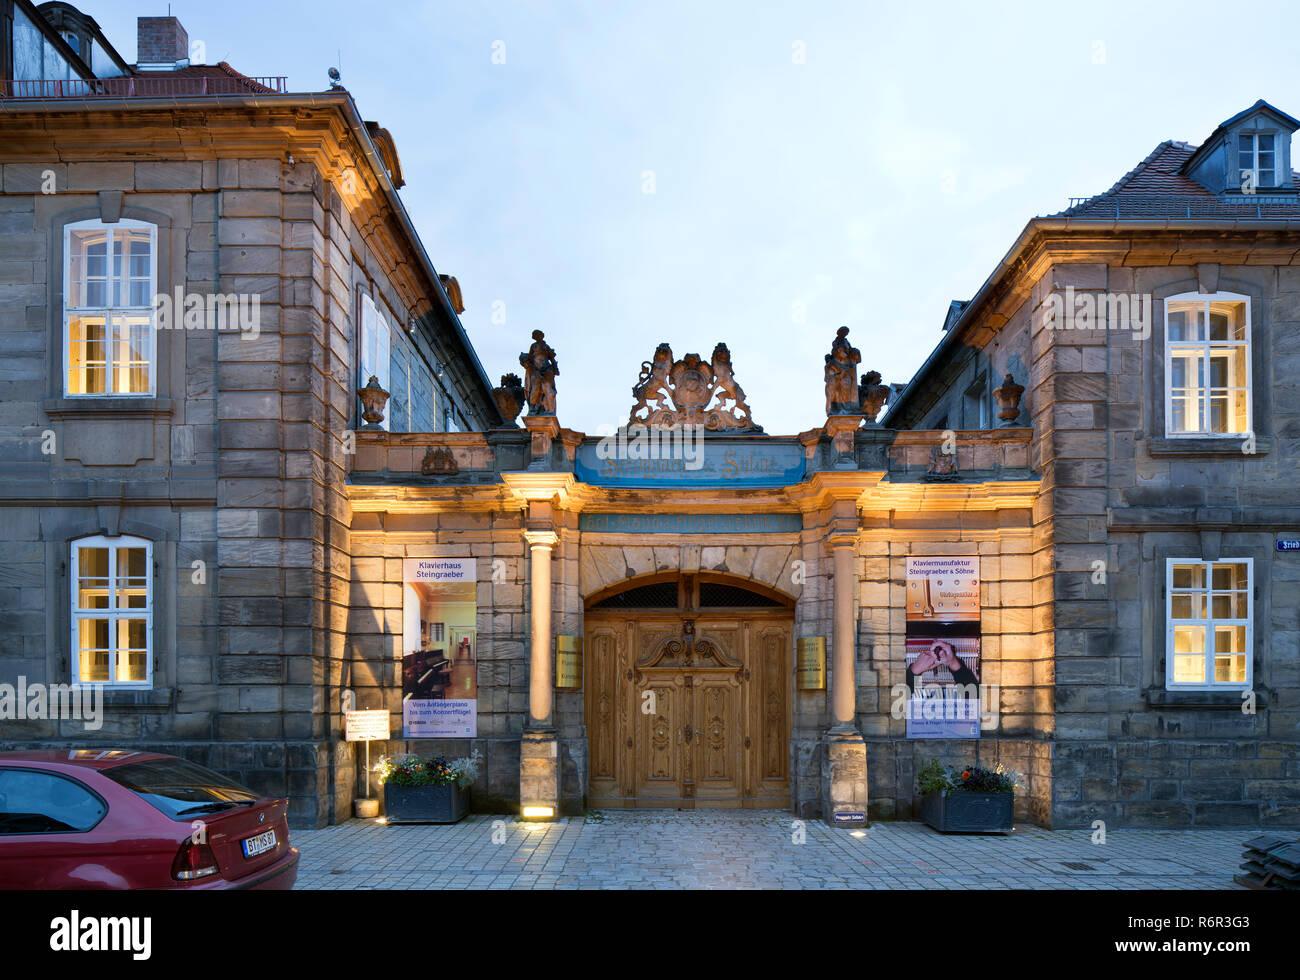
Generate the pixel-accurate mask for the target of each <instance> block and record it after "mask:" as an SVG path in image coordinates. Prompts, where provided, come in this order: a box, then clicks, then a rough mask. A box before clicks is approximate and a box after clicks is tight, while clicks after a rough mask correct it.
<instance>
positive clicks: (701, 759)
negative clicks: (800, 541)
mask: <svg viewBox="0 0 1300 980" xmlns="http://www.w3.org/2000/svg"><path fill="white" fill-rule="evenodd" d="M793 633H794V623H793V618H792V616H791V614H790V613H789V611H788V610H770V611H769V610H747V611H745V612H744V613H740V614H736V615H726V614H719V613H711V612H710V613H703V612H674V613H643V614H630V613H623V614H620V615H608V614H604V613H600V614H597V613H595V612H590V611H589V612H588V613H587V626H586V642H585V644H584V649H585V656H586V670H585V674H586V685H585V686H586V723H587V736H588V746H589V752H590V758H589V760H588V761H589V770H588V771H589V784H588V797H589V800H590V805H591V806H593V807H664V808H669V807H671V808H688V807H765V808H766V807H776V808H784V807H787V806H788V805H789V801H790V789H789V787H790V783H789V765H790V762H789V753H790V688H791V686H792V674H791V649H792V646H793Z"/></svg>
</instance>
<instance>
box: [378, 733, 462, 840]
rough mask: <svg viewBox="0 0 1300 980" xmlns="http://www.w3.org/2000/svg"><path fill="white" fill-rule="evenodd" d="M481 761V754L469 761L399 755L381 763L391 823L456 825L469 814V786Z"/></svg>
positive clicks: (386, 808) (386, 803)
mask: <svg viewBox="0 0 1300 980" xmlns="http://www.w3.org/2000/svg"><path fill="white" fill-rule="evenodd" d="M481 762H482V757H481V756H480V755H479V754H478V752H477V751H475V752H474V754H473V755H471V756H469V757H468V758H465V759H454V760H449V759H445V758H443V757H442V756H435V757H434V758H432V759H428V760H423V759H421V758H419V756H415V755H399V756H397V757H395V758H392V759H388V758H385V759H382V760H380V763H379V782H380V785H382V786H383V787H384V815H385V817H386V818H387V820H388V823H455V822H456V821H457V820H459V819H461V817H463V816H465V814H466V813H468V812H469V787H470V784H472V783H473V782H474V780H475V779H477V778H478V767H479V764H480V763H481Z"/></svg>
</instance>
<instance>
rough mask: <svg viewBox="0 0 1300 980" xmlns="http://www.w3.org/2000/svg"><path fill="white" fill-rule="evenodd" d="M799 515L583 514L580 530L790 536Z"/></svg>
mask: <svg viewBox="0 0 1300 980" xmlns="http://www.w3.org/2000/svg"><path fill="white" fill-rule="evenodd" d="M802 528H803V518H802V517H801V516H800V515H799V514H582V515H580V516H579V517H578V530H579V531H590V532H593V533H602V534H789V533H791V532H797V531H799V530H801V529H802Z"/></svg>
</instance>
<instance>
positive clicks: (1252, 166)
mask: <svg viewBox="0 0 1300 980" xmlns="http://www.w3.org/2000/svg"><path fill="white" fill-rule="evenodd" d="M1237 169H1238V170H1239V171H1240V172H1241V183H1242V188H1243V189H1245V187H1246V186H1247V182H1248V181H1249V182H1250V185H1251V186H1254V187H1276V186H1277V137H1276V135H1275V134H1274V133H1240V134H1238V136H1237Z"/></svg>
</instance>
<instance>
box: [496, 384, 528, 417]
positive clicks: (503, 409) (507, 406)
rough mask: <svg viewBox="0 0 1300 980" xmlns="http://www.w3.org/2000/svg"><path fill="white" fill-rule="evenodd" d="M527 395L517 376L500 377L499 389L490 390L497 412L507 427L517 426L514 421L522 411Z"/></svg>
mask: <svg viewBox="0 0 1300 980" xmlns="http://www.w3.org/2000/svg"><path fill="white" fill-rule="evenodd" d="M527 395H528V393H527V392H526V391H525V390H524V383H523V382H522V381H520V380H519V375H517V374H503V375H501V387H500V388H493V389H492V400H493V401H495V402H496V404H497V411H499V412H500V413H501V417H502V418H503V419H505V421H506V424H507V425H516V424H517V421H516V420H517V419H518V418H519V413H520V412H522V411H523V410H524V402H525V400H526V398H527Z"/></svg>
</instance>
